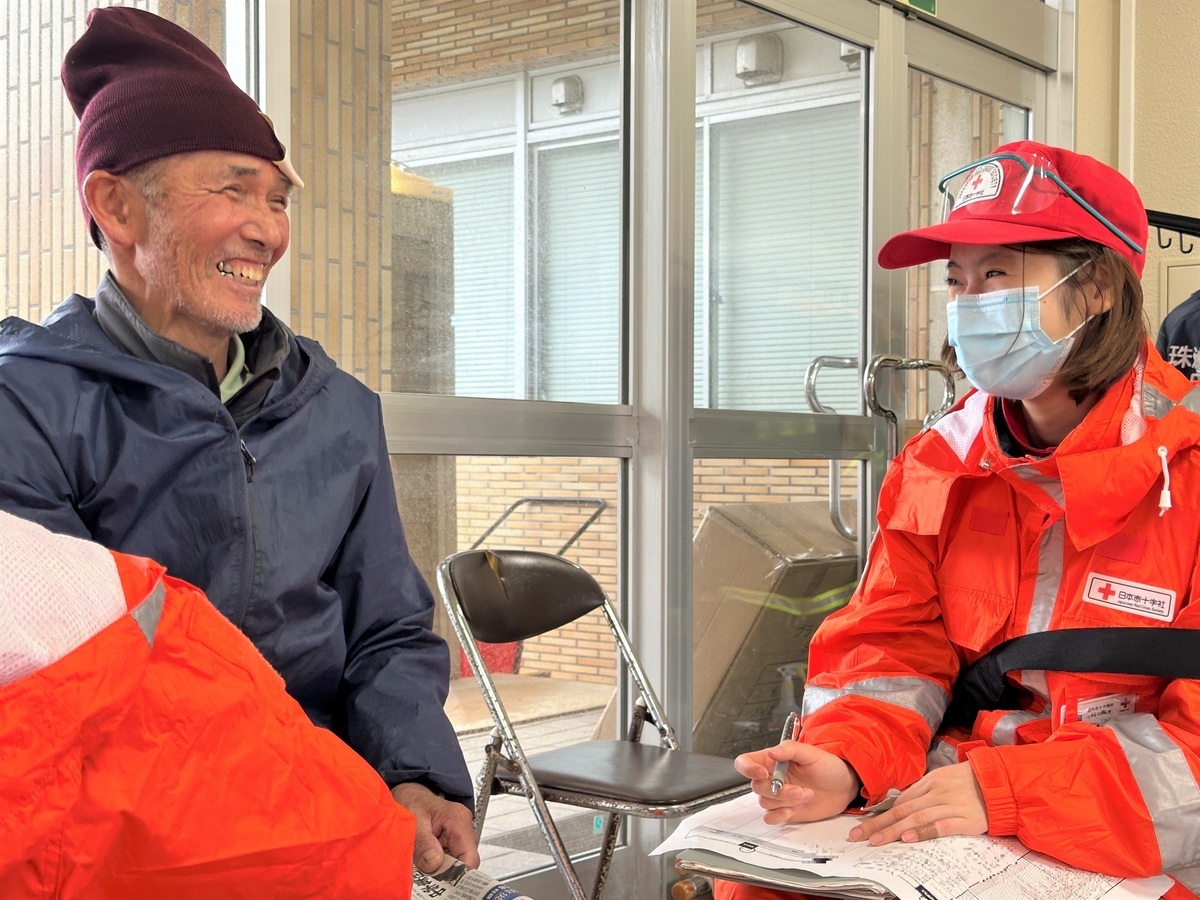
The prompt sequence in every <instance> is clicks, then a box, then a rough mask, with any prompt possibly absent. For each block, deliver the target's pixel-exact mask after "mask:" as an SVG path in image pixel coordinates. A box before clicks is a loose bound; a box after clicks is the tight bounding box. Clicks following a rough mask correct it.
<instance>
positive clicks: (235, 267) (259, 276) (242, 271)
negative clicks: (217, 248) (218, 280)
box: [217, 260, 264, 284]
mask: <svg viewBox="0 0 1200 900" xmlns="http://www.w3.org/2000/svg"><path fill="white" fill-rule="evenodd" d="M263 268H264V267H263V266H261V265H254V264H246V263H230V262H225V261H224V260H222V261H221V262H219V263H217V271H218V272H220V273H221V274H222V275H225V276H227V277H229V278H236V279H238V280H239V281H249V282H251V283H253V284H258V283H259V282H260V281H262V280H263Z"/></svg>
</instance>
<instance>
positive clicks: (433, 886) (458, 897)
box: [412, 856, 530, 900]
mask: <svg viewBox="0 0 1200 900" xmlns="http://www.w3.org/2000/svg"><path fill="white" fill-rule="evenodd" d="M412 895H413V900H426V898H430V900H434V898H436V900H530V898H529V897H526V896H525V895H524V894H522V893H521V892H520V891H518V890H516V889H515V888H510V887H508V886H507V885H504V884H501V883H500V882H498V881H497V880H496V879H495V878H493V877H492V876H490V875H485V874H484V873H483V872H480V871H479V870H478V869H471V868H468V867H467V866H465V865H464V864H463V863H461V862H459V861H458V860H457V859H454V858H453V857H450V856H447V857H446V864H445V865H443V866H442V868H441V869H440V870H439V871H437V872H435V873H434V874H432V875H426V874H425V873H424V872H422V871H420V870H419V869H415V868H414V869H413V890H412Z"/></svg>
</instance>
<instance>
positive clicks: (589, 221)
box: [532, 140, 621, 403]
mask: <svg viewBox="0 0 1200 900" xmlns="http://www.w3.org/2000/svg"><path fill="white" fill-rule="evenodd" d="M537 166H538V170H537V195H536V200H535V209H536V221H535V228H536V232H537V237H536V248H537V251H536V263H535V272H536V278H537V287H536V290H537V302H536V305H535V309H536V317H535V321H534V322H533V323H532V327H533V329H534V332H533V333H534V346H535V348H536V350H535V358H536V365H537V370H536V372H534V373H533V374H534V383H535V384H536V385H537V395H536V399H539V400H562V401H576V402H588V403H618V402H620V399H621V397H620V377H619V376H620V363H621V332H620V323H621V159H620V156H619V155H618V151H617V142H616V141H615V140H610V141H603V142H599V143H592V144H582V145H577V146H571V147H557V148H553V149H547V150H543V151H541V152H540V153H539V154H538V157H537Z"/></svg>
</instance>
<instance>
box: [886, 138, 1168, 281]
mask: <svg viewBox="0 0 1200 900" xmlns="http://www.w3.org/2000/svg"><path fill="white" fill-rule="evenodd" d="M1002 153H1010V154H1015V155H1017V156H1020V157H1022V158H1023V159H1027V160H1028V159H1032V158H1033V156H1034V155H1035V154H1036V155H1038V156H1040V157H1042V159H1043V160H1045V161H1046V162H1048V163H1049V165H1050V167H1051V168H1052V169H1053V171H1054V172H1055V173H1056V174H1057V175H1058V177H1059V178H1060V179H1061V180H1062V181H1063V182H1064V183H1065V184H1066V185H1068V186H1069V187H1070V188H1071V189H1072V190H1073V191H1075V193H1077V194H1078V195H1079V196H1080V197H1082V198H1083V199H1084V200H1086V201H1087V202H1088V203H1089V204H1090V205H1091V206H1092V207H1093V208H1094V209H1095V210H1096V211H1097V212H1098V213H1100V215H1102V216H1103V217H1104V218H1106V219H1108V221H1109V222H1111V223H1112V224H1113V225H1114V226H1115V227H1117V228H1118V229H1120V230H1121V231H1122V232H1123V233H1124V234H1125V235H1126V236H1127V237H1128V238H1129V239H1130V240H1132V241H1133V242H1134V243H1136V244H1137V245H1138V246H1140V247H1141V248H1142V250H1141V251H1140V252H1139V251H1135V250H1134V249H1133V248H1132V247H1130V246H1129V244H1127V243H1125V241H1123V240H1121V238H1120V237H1119V236H1118V235H1116V234H1114V233H1113V232H1112V231H1111V230H1110V229H1109V228H1107V227H1106V226H1105V225H1104V223H1103V222H1101V221H1100V220H1099V219H1097V218H1096V217H1095V216H1094V215H1092V213H1090V212H1089V211H1088V210H1087V209H1085V208H1084V207H1083V206H1082V205H1080V204H1079V202H1078V201H1077V200H1075V199H1074V198H1072V197H1070V196H1069V195H1067V194H1066V193H1064V192H1063V191H1061V190H1057V189H1056V190H1055V192H1054V196H1053V199H1052V200H1050V202H1049V203H1048V204H1046V205H1045V206H1044V208H1042V209H1038V210H1029V211H1022V212H1019V213H1013V212H1012V207H1013V200H1015V198H1016V196H1017V194H1018V192H1019V191H1020V189H1021V185H1022V184H1023V183H1024V181H1025V177H1026V174H1027V172H1028V169H1026V168H1025V167H1024V166H1022V165H1021V164H1020V163H1019V162H1017V161H1015V160H1004V159H1001V160H996V161H984V162H981V164H980V165H979V166H977V167H976V169H975V170H973V172H972V176H973V175H974V174H975V173H976V172H979V173H980V174H981V175H986V181H987V190H984V191H982V192H980V194H979V195H978V196H976V195H966V194H963V193H960V196H959V200H958V202H957V203H956V204H955V207H954V210H953V211H952V212H951V213H950V216H949V218H948V219H947V220H946V221H945V222H942V223H941V224H938V225H930V226H928V227H926V228H916V229H913V230H912V231H905V232H902V233H901V234H898V235H896V236H895V237H893V238H890V239H889V240H888V241H887V242H886V243H884V245H883V247H881V248H880V250H879V265H881V266H882V267H883V268H885V269H900V268H903V267H905V266H915V265H919V264H920V263H927V262H931V261H933V260H935V259H947V258H949V256H950V245H951V244H1026V243H1032V242H1036V241H1055V240H1061V239H1063V238H1083V239H1084V240H1088V241H1094V242H1095V243H1097V244H1102V245H1104V246H1105V247H1111V248H1112V249H1113V250H1115V251H1116V252H1117V253H1119V254H1121V255H1122V256H1124V257H1125V258H1126V259H1127V260H1129V262H1130V264H1131V265H1132V266H1133V268H1134V270H1135V271H1136V272H1137V274H1138V275H1139V276H1140V275H1141V274H1142V269H1143V268H1144V267H1145V265H1146V250H1145V247H1146V238H1147V236H1148V233H1149V225H1148V223H1147V221H1146V208H1145V206H1143V205H1142V198H1141V197H1140V196H1139V195H1138V192H1137V189H1136V188H1135V187H1134V186H1133V185H1132V184H1131V183H1130V182H1129V179H1127V178H1126V177H1125V176H1124V175H1122V174H1121V173H1120V172H1118V171H1117V170H1116V169H1114V168H1112V167H1111V166H1106V165H1105V164H1104V163H1102V162H1100V161H1099V160H1097V159H1093V158H1092V157H1090V156H1085V155H1083V154H1082V153H1075V152H1073V151H1071V150H1064V149H1062V148H1061V147H1050V146H1048V145H1046V144H1039V143H1037V142H1036V141H1017V142H1015V143H1012V144H1004V145H1003V146H1001V147H997V148H996V149H995V151H994V154H993V155H995V154H1002ZM970 178H971V176H968V180H969V179H970ZM1004 201H1007V202H1004Z"/></svg>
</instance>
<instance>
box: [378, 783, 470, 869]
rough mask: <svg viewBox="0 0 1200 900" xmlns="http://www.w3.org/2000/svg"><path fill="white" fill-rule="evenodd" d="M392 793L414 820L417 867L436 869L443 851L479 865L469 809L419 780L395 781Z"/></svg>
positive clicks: (414, 850) (414, 845) (414, 847)
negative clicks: (415, 821)
mask: <svg viewBox="0 0 1200 900" xmlns="http://www.w3.org/2000/svg"><path fill="white" fill-rule="evenodd" d="M392 796H393V797H395V798H396V802H397V803H399V804H400V805H401V806H403V807H404V808H405V809H407V810H408V811H409V812H410V813H412V814H413V817H414V818H416V820H417V839H416V841H415V842H414V843H413V864H414V865H416V867H417V868H418V869H420V870H421V871H422V872H436V871H437V870H438V869H439V868H441V865H442V857H443V856H444V855H445V854H446V853H449V854H450V855H451V856H453V857H454V858H455V859H458V860H460V861H461V862H464V863H466V864H467V865H468V866H471V867H472V868H477V867H478V866H479V849H478V847H477V846H476V844H475V825H474V823H473V821H472V819H471V811H470V810H469V809H467V808H466V807H465V806H463V805H462V804H461V803H455V802H454V801H452V800H446V799H443V798H442V797H439V796H438V795H437V794H435V793H434V792H433V791H431V790H429V788H427V787H424V786H422V785H419V784H398V785H396V786H395V787H394V788H392Z"/></svg>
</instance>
